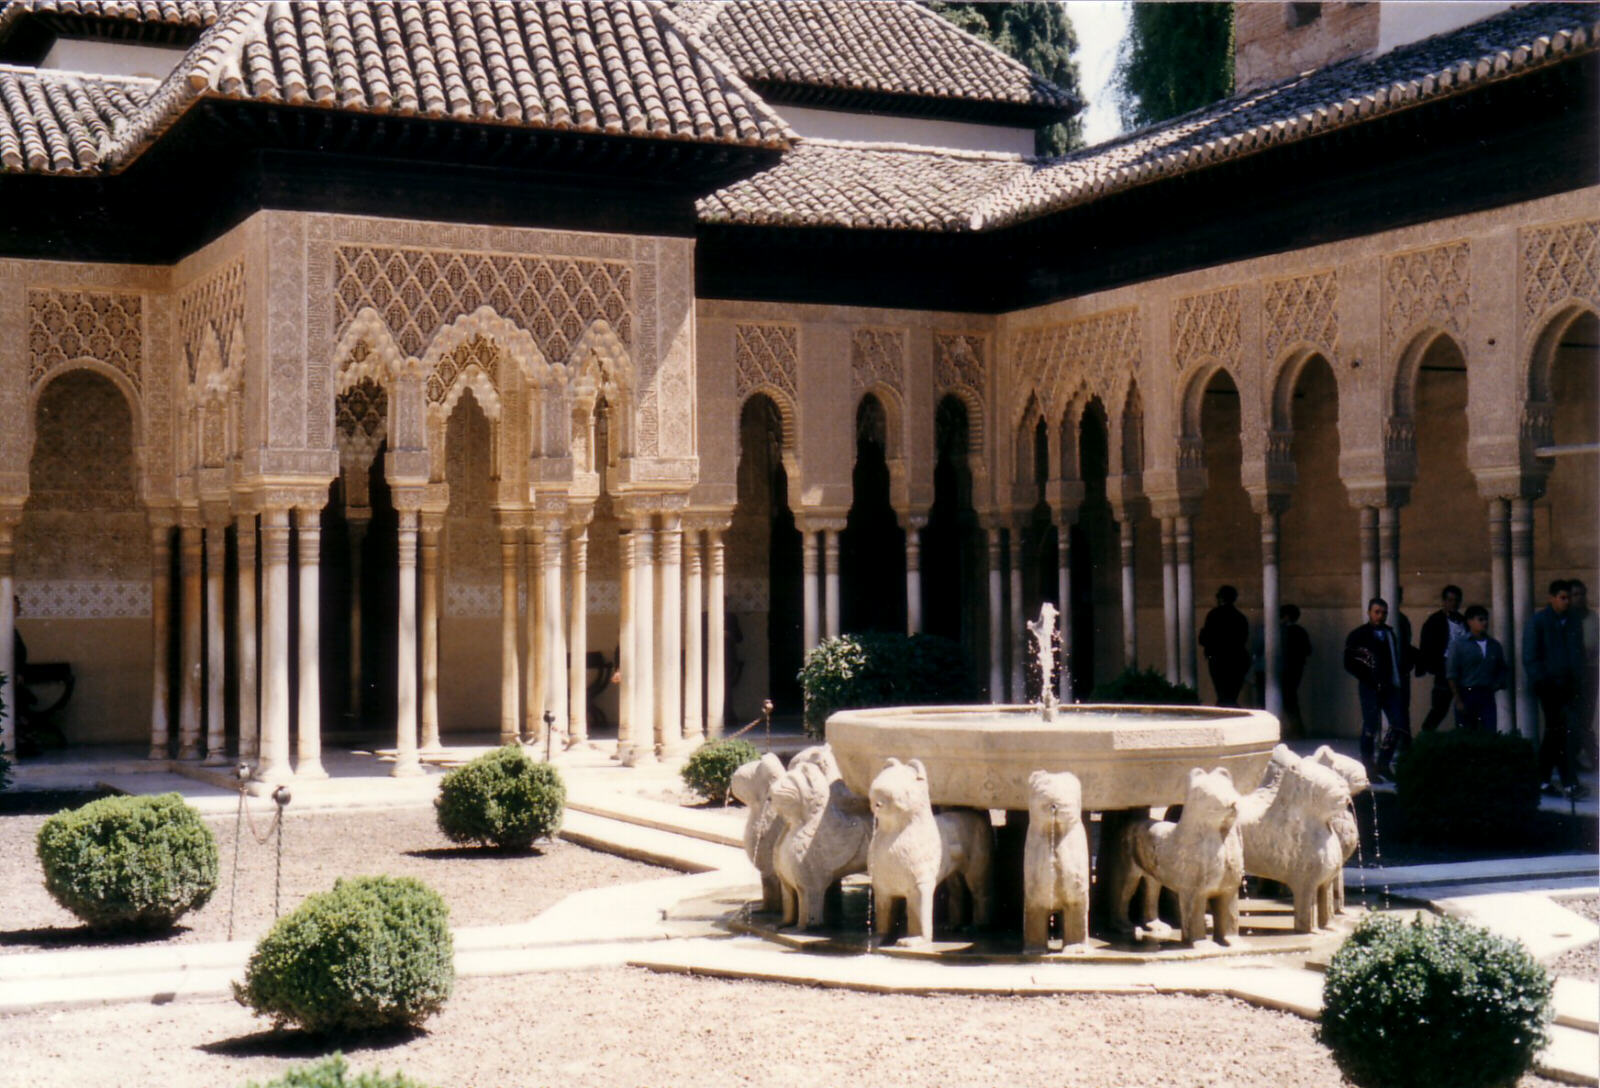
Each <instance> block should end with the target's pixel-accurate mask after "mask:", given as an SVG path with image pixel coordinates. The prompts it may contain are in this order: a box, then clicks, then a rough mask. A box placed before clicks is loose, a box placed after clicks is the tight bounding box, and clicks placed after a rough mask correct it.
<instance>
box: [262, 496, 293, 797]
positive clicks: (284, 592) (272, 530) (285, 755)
mask: <svg viewBox="0 0 1600 1088" xmlns="http://www.w3.org/2000/svg"><path fill="white" fill-rule="evenodd" d="M290 773H291V772H290V768H289V510H288V508H287V507H269V508H267V509H265V510H263V511H262V512H261V759H260V761H259V762H258V763H257V764H256V774H255V777H256V779H257V780H258V781H261V782H267V783H273V784H276V783H281V782H283V781H284V780H286V779H287V778H288V777H289V775H290Z"/></svg>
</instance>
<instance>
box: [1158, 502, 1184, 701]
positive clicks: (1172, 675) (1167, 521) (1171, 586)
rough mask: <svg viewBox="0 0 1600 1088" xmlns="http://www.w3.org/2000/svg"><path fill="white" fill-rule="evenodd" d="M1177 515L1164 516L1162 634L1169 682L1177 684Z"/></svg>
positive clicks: (1162, 522) (1162, 525)
mask: <svg viewBox="0 0 1600 1088" xmlns="http://www.w3.org/2000/svg"><path fill="white" fill-rule="evenodd" d="M1175 521H1176V519H1175V518H1162V519H1161V635H1162V641H1163V647H1162V648H1163V650H1164V651H1165V653H1166V662H1167V683H1169V684H1176V683H1177V682H1178V678H1179V675H1180V672H1179V667H1178V536H1177V530H1176V529H1175V528H1174V522H1175Z"/></svg>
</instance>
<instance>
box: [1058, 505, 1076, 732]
mask: <svg viewBox="0 0 1600 1088" xmlns="http://www.w3.org/2000/svg"><path fill="white" fill-rule="evenodd" d="M1056 611H1057V612H1059V613H1060V614H1059V615H1058V616H1057V617H1056V626H1057V628H1058V629H1059V630H1060V631H1061V660H1062V664H1063V669H1062V674H1061V675H1062V680H1061V691H1060V692H1059V693H1058V694H1059V695H1060V698H1061V701H1062V702H1063V703H1070V702H1072V665H1073V661H1072V522H1070V521H1067V520H1066V519H1065V518H1063V519H1062V520H1061V521H1058V522H1057V523H1056Z"/></svg>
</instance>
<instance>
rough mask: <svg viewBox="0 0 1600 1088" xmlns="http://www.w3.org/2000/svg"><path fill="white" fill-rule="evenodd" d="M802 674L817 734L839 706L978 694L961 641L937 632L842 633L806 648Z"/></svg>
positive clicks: (808, 720)
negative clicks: (928, 633)
mask: <svg viewBox="0 0 1600 1088" xmlns="http://www.w3.org/2000/svg"><path fill="white" fill-rule="evenodd" d="M799 680H800V686H801V689H802V690H803V691H804V693H805V725H806V732H807V733H809V734H811V735H812V736H815V737H820V736H821V735H822V734H823V728H824V726H826V725H827V722H828V715H830V714H832V713H833V712H834V711H836V710H846V709H859V708H862V707H879V706H921V705H927V704H943V703H967V702H971V701H972V700H973V698H974V697H975V694H976V693H975V692H974V690H973V687H972V680H971V670H970V669H969V668H968V666H967V659H966V655H965V654H964V653H963V652H962V650H961V645H960V643H957V642H952V641H950V640H949V639H945V638H939V637H937V636H935V635H910V636H907V635H897V634H884V633H876V632H874V633H867V634H858V635H836V636H834V637H833V638H828V639H824V640H822V641H821V642H819V643H818V644H817V645H816V646H814V647H812V649H811V651H810V652H809V653H808V654H806V660H805V664H804V665H803V666H802V667H801V669H800V675H799Z"/></svg>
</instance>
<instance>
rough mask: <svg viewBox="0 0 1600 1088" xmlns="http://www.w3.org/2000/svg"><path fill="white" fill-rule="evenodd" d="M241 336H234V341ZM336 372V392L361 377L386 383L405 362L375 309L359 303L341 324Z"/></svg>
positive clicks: (335, 354) (390, 380)
mask: <svg viewBox="0 0 1600 1088" xmlns="http://www.w3.org/2000/svg"><path fill="white" fill-rule="evenodd" d="M238 340H242V338H236V341H238ZM333 359H334V367H335V370H336V372H337V373H338V375H339V381H338V386H337V388H336V389H335V392H336V393H343V392H344V391H345V390H347V389H349V388H350V387H351V386H352V385H355V384H356V383H357V382H359V381H361V380H362V379H363V378H371V379H372V380H374V381H376V382H377V383H378V384H379V385H382V386H384V387H388V386H389V385H390V383H391V382H393V380H394V378H395V376H396V375H397V374H399V373H400V371H401V370H402V369H403V368H404V366H405V352H403V351H401V350H400V345H399V344H398V343H397V342H396V341H395V338H394V334H393V333H392V332H390V331H389V326H388V324H387V323H385V321H384V320H383V318H382V317H381V316H379V314H378V311H377V310H374V309H373V308H372V307H370V306H363V307H362V308H361V309H360V310H358V311H357V312H356V316H355V317H353V318H352V319H351V320H350V324H348V325H346V326H345V329H344V332H343V333H341V334H340V336H339V341H338V343H337V344H335V345H334V348H333Z"/></svg>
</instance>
